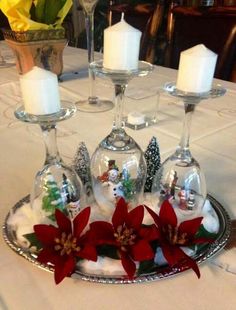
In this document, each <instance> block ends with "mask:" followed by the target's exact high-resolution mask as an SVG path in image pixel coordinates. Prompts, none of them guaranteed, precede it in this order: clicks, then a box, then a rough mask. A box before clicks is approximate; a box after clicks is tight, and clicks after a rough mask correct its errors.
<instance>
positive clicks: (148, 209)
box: [145, 206, 162, 228]
mask: <svg viewBox="0 0 236 310" xmlns="http://www.w3.org/2000/svg"><path fill="white" fill-rule="evenodd" d="M145 208H146V210H147V211H148V213H149V214H150V215H151V217H152V218H153V220H154V222H155V223H156V225H157V226H158V227H159V228H161V226H162V225H161V220H160V218H159V215H157V214H156V213H155V212H154V211H153V210H152V209H150V208H149V207H147V206H145Z"/></svg>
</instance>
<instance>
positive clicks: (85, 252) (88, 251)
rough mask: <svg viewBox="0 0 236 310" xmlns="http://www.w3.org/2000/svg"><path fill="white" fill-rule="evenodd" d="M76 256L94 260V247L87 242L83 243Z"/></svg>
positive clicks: (95, 258)
mask: <svg viewBox="0 0 236 310" xmlns="http://www.w3.org/2000/svg"><path fill="white" fill-rule="evenodd" d="M78 256H79V257H81V258H85V259H88V260H92V261H94V262H96V261H97V251H96V248H95V247H94V246H92V245H89V244H88V245H85V247H84V248H83V249H82V250H81V251H79V252H78Z"/></svg>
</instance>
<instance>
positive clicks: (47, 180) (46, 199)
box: [30, 162, 85, 220]
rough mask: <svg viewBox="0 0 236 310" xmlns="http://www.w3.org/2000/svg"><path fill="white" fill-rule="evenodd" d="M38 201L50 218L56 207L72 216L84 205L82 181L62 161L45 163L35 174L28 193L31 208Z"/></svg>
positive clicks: (52, 217)
mask: <svg viewBox="0 0 236 310" xmlns="http://www.w3.org/2000/svg"><path fill="white" fill-rule="evenodd" d="M39 202H40V204H41V205H42V206H41V207H42V210H43V211H44V213H45V215H46V216H47V217H49V218H51V219H52V220H54V213H55V209H56V208H57V209H59V210H61V211H62V212H64V213H67V214H69V215H70V217H71V218H74V217H75V216H76V215H77V214H78V213H79V211H80V210H81V208H82V207H83V206H84V205H85V201H84V193H83V187H82V183H81V181H80V179H79V178H78V176H77V175H76V173H75V172H74V171H73V170H72V169H70V168H69V167H68V166H66V165H65V164H64V163H62V162H55V163H50V164H47V165H45V166H44V167H43V168H42V170H40V171H39V172H38V173H37V174H36V176H35V179H34V184H33V188H32V191H31V195H30V204H31V207H32V208H33V209H35V208H37V204H38V203H39Z"/></svg>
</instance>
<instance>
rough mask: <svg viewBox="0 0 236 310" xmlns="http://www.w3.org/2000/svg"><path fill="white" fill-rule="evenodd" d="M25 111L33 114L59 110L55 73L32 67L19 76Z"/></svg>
mask: <svg viewBox="0 0 236 310" xmlns="http://www.w3.org/2000/svg"><path fill="white" fill-rule="evenodd" d="M20 87H21V92H22V97H23V102H24V107H25V111H26V112H27V113H29V114H34V115H46V114H53V113H56V112H58V111H59V110H60V95H59V87H58V81H57V76H56V74H54V73H52V72H50V71H47V70H44V69H41V68H39V67H33V69H32V70H30V71H29V72H27V73H26V74H24V75H22V76H21V77H20Z"/></svg>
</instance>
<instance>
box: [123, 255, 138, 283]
mask: <svg viewBox="0 0 236 310" xmlns="http://www.w3.org/2000/svg"><path fill="white" fill-rule="evenodd" d="M120 255H121V263H122V266H123V268H124V270H125V272H126V273H127V275H128V277H129V278H130V279H132V278H133V277H134V274H135V271H136V265H135V263H134V262H133V261H132V259H131V258H130V257H129V255H128V254H127V253H125V252H123V251H120Z"/></svg>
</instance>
